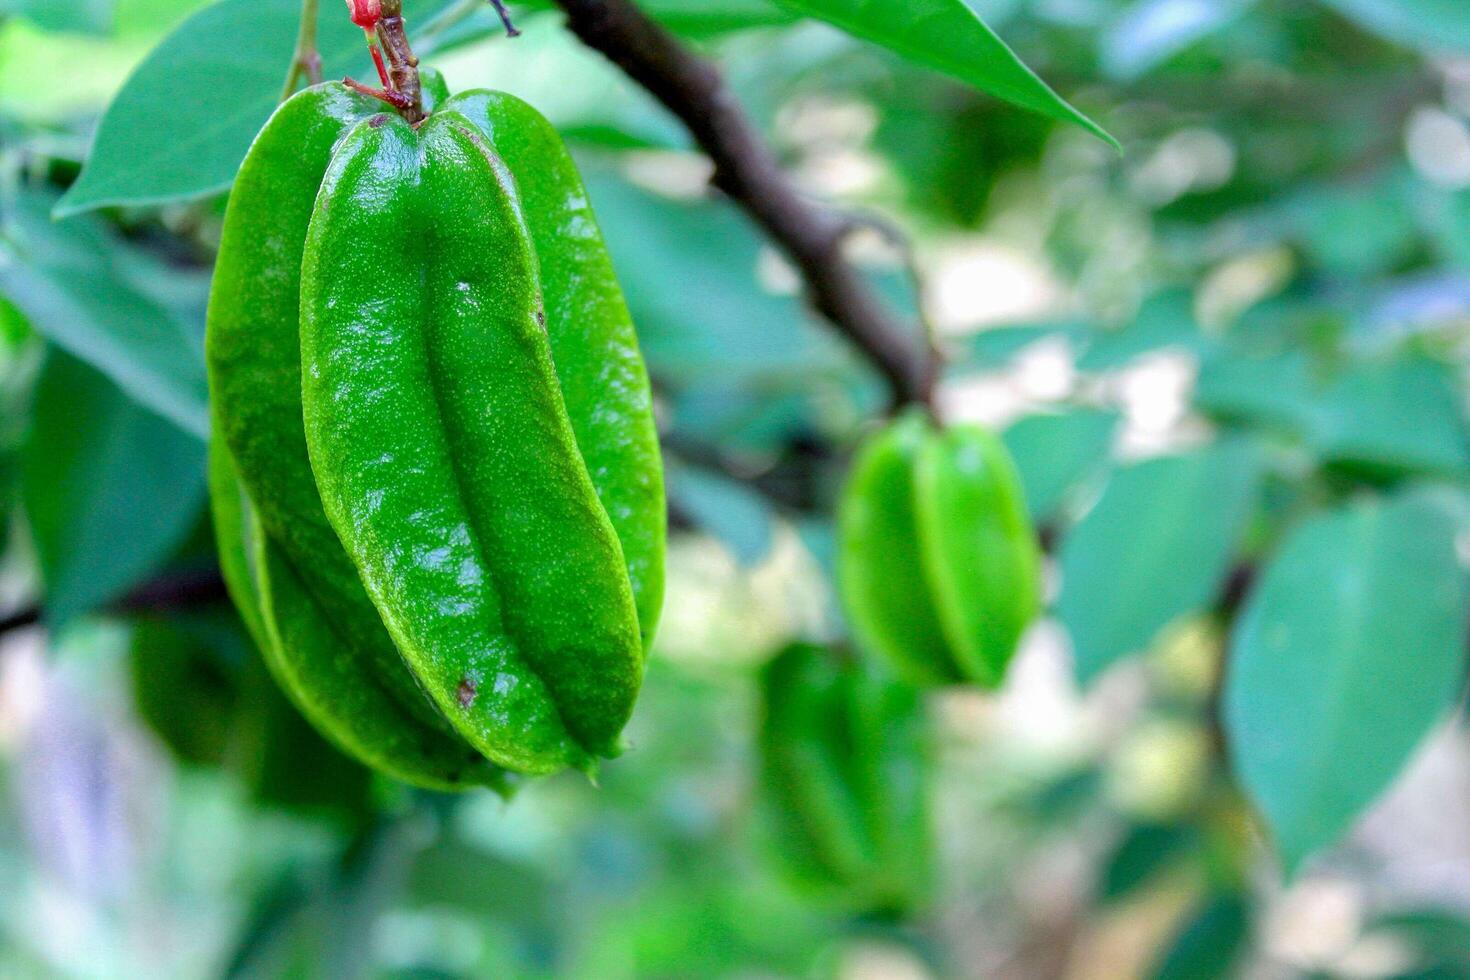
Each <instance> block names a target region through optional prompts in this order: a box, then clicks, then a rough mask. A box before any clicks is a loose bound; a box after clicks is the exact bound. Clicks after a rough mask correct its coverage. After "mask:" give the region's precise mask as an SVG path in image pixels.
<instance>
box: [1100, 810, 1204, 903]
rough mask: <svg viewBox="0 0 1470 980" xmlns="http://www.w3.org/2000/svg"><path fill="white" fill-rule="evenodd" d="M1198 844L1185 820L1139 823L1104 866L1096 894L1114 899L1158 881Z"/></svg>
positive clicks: (1198, 835) (1197, 838)
mask: <svg viewBox="0 0 1470 980" xmlns="http://www.w3.org/2000/svg"><path fill="white" fill-rule="evenodd" d="M1199 846H1200V834H1199V831H1198V830H1197V829H1195V828H1194V827H1191V826H1188V825H1187V824H1138V825H1137V826H1134V827H1132V828H1130V829H1129V831H1128V833H1127V835H1126V836H1125V837H1124V838H1123V840H1122V841H1121V842H1120V843H1119V844H1118V849H1117V850H1115V851H1114V852H1113V854H1112V856H1111V857H1110V858H1109V859H1108V862H1107V864H1106V865H1104V866H1103V873H1102V880H1101V881H1100V882H1099V884H1098V898H1099V899H1100V900H1102V901H1104V902H1115V901H1117V900H1119V899H1121V898H1127V897H1128V896H1130V895H1132V894H1134V893H1135V892H1137V891H1138V889H1140V888H1142V887H1144V886H1145V885H1148V884H1149V883H1151V882H1154V881H1157V880H1158V879H1159V877H1160V876H1161V875H1162V874H1163V873H1164V872H1165V871H1168V870H1169V869H1170V868H1171V867H1173V866H1175V865H1177V864H1179V863H1180V861H1182V860H1183V858H1184V857H1185V856H1186V855H1188V854H1190V853H1191V852H1192V851H1195V850H1198V848H1199Z"/></svg>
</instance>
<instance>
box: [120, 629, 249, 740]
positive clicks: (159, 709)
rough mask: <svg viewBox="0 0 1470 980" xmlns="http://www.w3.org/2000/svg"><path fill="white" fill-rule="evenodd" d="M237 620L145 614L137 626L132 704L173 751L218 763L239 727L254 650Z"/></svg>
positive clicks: (132, 653)
mask: <svg viewBox="0 0 1470 980" xmlns="http://www.w3.org/2000/svg"><path fill="white" fill-rule="evenodd" d="M249 642H250V641H249V640H248V639H246V638H245V636H244V635H243V634H242V633H241V632H240V628H239V626H238V624H237V623H236V622H234V621H233V620H232V617H227V616H225V615H220V614H203V615H195V614H187V615H178V616H173V617H170V618H164V617H161V616H146V617H142V618H140V619H139V620H138V622H137V623H136V624H135V625H134V627H133V644H132V649H131V651H130V653H129V657H128V662H129V667H130V674H131V679H132V692H133V706H134V708H135V709H136V710H137V712H138V714H139V716H140V717H142V719H143V721H144V722H146V723H147V724H148V727H149V728H151V729H152V730H153V732H154V734H156V735H157V736H158V737H159V738H160V739H162V740H163V742H164V744H165V745H167V746H168V748H169V750H170V751H171V752H173V753H174V755H175V756H177V757H178V758H179V759H181V760H183V761H185V762H190V763H194V764H196V765H217V764H219V763H220V762H221V761H222V760H223V759H224V757H225V752H226V749H227V747H228V746H229V744H230V741H231V733H232V731H233V730H234V724H235V721H236V718H235V705H236V702H237V700H238V699H239V695H240V674H241V671H242V668H243V667H244V665H245V663H246V661H247V660H249V659H251V658H253V657H254V656H255V654H254V653H253V652H252V651H251V649H250V646H249Z"/></svg>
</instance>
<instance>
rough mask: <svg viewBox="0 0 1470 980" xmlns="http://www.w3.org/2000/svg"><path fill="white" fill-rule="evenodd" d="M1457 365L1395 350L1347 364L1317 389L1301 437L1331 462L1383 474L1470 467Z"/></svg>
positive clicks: (1458, 472)
mask: <svg viewBox="0 0 1470 980" xmlns="http://www.w3.org/2000/svg"><path fill="white" fill-rule="evenodd" d="M1464 401H1465V395H1464V392H1463V391H1462V390H1461V386H1460V384H1459V374H1458V372H1457V371H1456V370H1455V369H1453V368H1451V367H1450V366H1449V365H1447V364H1443V363H1441V362H1438V361H1431V360H1428V359H1427V358H1423V357H1417V356H1414V355H1402V356H1398V357H1392V358H1388V359H1386V360H1380V361H1376V362H1370V363H1366V364H1359V365H1354V366H1353V367H1351V368H1349V369H1348V370H1347V371H1346V372H1344V373H1343V375H1342V376H1341V377H1339V378H1338V379H1337V381H1336V382H1335V383H1334V384H1333V385H1332V387H1330V388H1329V389H1328V390H1327V391H1326V392H1324V393H1323V395H1322V398H1321V400H1320V402H1319V403H1318V404H1317V405H1316V407H1315V411H1314V413H1313V416H1312V427H1311V431H1310V433H1309V437H1308V441H1309V442H1310V443H1311V445H1312V446H1313V448H1315V449H1316V450H1317V451H1318V452H1319V453H1321V455H1322V456H1323V457H1324V458H1325V459H1328V460H1331V461H1333V462H1336V463H1339V464H1344V465H1348V466H1351V467H1356V468H1364V469H1368V470H1370V471H1377V472H1382V471H1387V472H1388V473H1389V474H1392V475H1397V474H1401V473H1424V474H1430V475H1435V474H1437V475H1445V476H1465V475H1467V474H1470V429H1467V427H1466V424H1465V412H1464Z"/></svg>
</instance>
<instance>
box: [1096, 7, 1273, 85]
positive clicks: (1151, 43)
mask: <svg viewBox="0 0 1470 980" xmlns="http://www.w3.org/2000/svg"><path fill="white" fill-rule="evenodd" d="M1252 2H1253V0H1185V2H1180V0H1134V2H1133V3H1131V4H1129V5H1128V6H1127V7H1126V8H1124V9H1123V11H1122V12H1121V13H1120V14H1119V15H1118V17H1117V19H1116V20H1114V21H1113V23H1112V24H1111V25H1109V27H1108V29H1107V31H1106V32H1105V33H1104V34H1103V36H1102V39H1101V41H1100V43H1099V49H1100V50H1099V52H1098V55H1099V60H1100V61H1101V62H1102V67H1103V70H1104V71H1106V72H1107V74H1108V75H1109V76H1110V77H1112V78H1116V79H1119V80H1121V81H1132V80H1134V79H1137V78H1140V77H1142V76H1143V75H1146V74H1148V73H1149V72H1150V71H1152V70H1153V69H1154V68H1157V67H1158V66H1159V65H1161V64H1163V63H1164V62H1166V61H1168V60H1169V59H1170V58H1172V57H1173V56H1174V55H1176V54H1179V53H1180V52H1181V51H1183V50H1185V49H1186V48H1188V47H1190V46H1191V45H1193V44H1195V43H1196V42H1198V41H1199V40H1200V39H1202V38H1205V37H1208V36H1209V35H1210V34H1213V33H1215V32H1216V31H1218V30H1220V29H1221V28H1222V27H1224V26H1226V25H1227V24H1229V23H1230V22H1231V21H1233V20H1234V19H1235V18H1237V17H1239V16H1240V14H1241V13H1242V12H1244V11H1245V10H1246V9H1247V8H1248V7H1249V6H1250V5H1251V3H1252Z"/></svg>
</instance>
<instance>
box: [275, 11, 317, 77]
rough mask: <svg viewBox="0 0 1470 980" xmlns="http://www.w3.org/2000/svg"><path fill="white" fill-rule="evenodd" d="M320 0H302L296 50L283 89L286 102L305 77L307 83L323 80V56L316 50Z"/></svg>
mask: <svg viewBox="0 0 1470 980" xmlns="http://www.w3.org/2000/svg"><path fill="white" fill-rule="evenodd" d="M317 4H318V0H301V24H300V27H299V28H298V29H297V33H296V51H295V53H294V54H292V55H291V70H290V71H288V72H286V85H285V87H284V88H283V89H282V90H281V101H282V102H285V101H286V100H287V99H289V98H290V97H291V95H292V93H294V92H295V91H296V83H297V82H299V81H301V79H302V78H303V77H304V78H305V79H306V84H308V85H315V84H316V83H317V82H320V81H321V80H322V56H321V55H320V54H318V53H317V50H316V15H317Z"/></svg>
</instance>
